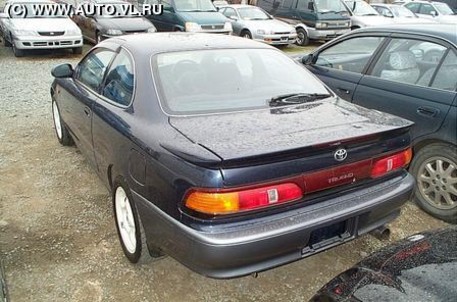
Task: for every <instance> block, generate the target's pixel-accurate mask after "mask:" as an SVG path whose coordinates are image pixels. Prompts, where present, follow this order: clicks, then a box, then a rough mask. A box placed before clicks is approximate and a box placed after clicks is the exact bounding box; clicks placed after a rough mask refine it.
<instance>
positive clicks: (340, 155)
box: [333, 148, 348, 161]
mask: <svg viewBox="0 0 457 302" xmlns="http://www.w3.org/2000/svg"><path fill="white" fill-rule="evenodd" d="M333 157H334V158H335V159H336V160H337V161H343V160H345V159H346V157H348V152H347V151H346V149H343V148H341V149H338V150H336V151H335V154H333Z"/></svg>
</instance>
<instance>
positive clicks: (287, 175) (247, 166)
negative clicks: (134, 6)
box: [51, 33, 414, 278]
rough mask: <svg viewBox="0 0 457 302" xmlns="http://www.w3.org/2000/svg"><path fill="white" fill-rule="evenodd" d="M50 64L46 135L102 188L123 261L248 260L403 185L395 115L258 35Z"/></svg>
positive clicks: (381, 212) (367, 227)
mask: <svg viewBox="0 0 457 302" xmlns="http://www.w3.org/2000/svg"><path fill="white" fill-rule="evenodd" d="M52 74H53V76H54V77H55V80H54V82H53V84H52V87H51V97H52V108H53V117H54V125H55V129H56V135H57V139H58V141H59V142H60V143H61V144H63V145H68V144H71V143H72V142H75V143H76V145H77V146H78V147H79V149H80V150H81V152H82V153H83V154H84V155H85V156H86V157H87V158H88V160H89V162H90V163H91V164H92V165H93V166H94V167H95V170H96V171H97V172H98V174H99V176H100V177H101V179H102V180H103V182H104V183H105V184H106V185H107V187H108V188H109V189H110V191H111V192H112V196H113V203H114V212H115V215H114V216H115V219H116V225H117V228H118V234H119V239H120V242H121V245H122V248H123V250H124V253H125V255H126V257H127V258H128V259H129V260H130V261H131V262H134V263H135V262H138V261H139V260H142V259H143V257H147V256H148V255H149V253H151V254H153V255H155V256H158V255H160V254H161V253H165V254H168V255H170V256H172V257H174V258H175V259H177V260H178V261H180V262H181V263H183V264H185V265H186V266H188V267H189V268H191V269H193V270H195V271H197V272H199V273H201V274H204V275H206V276H210V277H215V278H230V277H236V276H242V275H247V274H250V273H253V272H259V271H263V270H266V269H269V268H272V267H276V266H279V265H282V264H285V263H289V262H292V261H295V260H299V259H302V258H303V257H306V256H310V255H312V254H315V253H318V252H320V251H322V250H325V249H328V248H331V247H333V246H336V245H339V244H342V243H344V242H346V241H349V240H352V239H354V238H356V237H358V236H360V235H362V234H365V233H367V232H370V231H372V230H375V229H377V228H379V227H381V226H383V225H384V224H386V223H388V222H390V221H391V220H392V219H394V218H395V217H397V215H398V214H399V212H400V207H401V206H402V205H403V204H404V202H405V201H406V200H408V199H409V198H410V195H411V193H412V190H413V184H414V179H413V178H412V176H411V175H410V174H409V173H407V172H406V171H405V168H406V166H407V165H408V162H409V160H410V158H411V149H410V134H409V128H410V127H411V125H412V123H411V122H409V121H407V120H405V119H402V118H399V117H396V116H392V115H389V114H386V113H382V112H378V111H375V110H369V109H366V108H363V107H360V106H357V105H354V104H351V103H348V102H346V101H343V100H341V99H339V98H336V97H335V95H334V93H333V92H332V91H330V90H328V88H327V87H326V86H325V85H324V84H322V83H321V82H320V81H319V80H318V79H317V78H315V77H314V76H313V75H312V74H311V73H310V72H308V71H307V70H306V69H305V68H302V67H301V66H300V65H298V64H297V63H296V62H294V61H293V60H292V59H291V58H289V57H288V56H286V55H285V54H284V53H283V52H281V51H280V50H278V49H276V48H274V47H271V46H269V45H266V44H264V43H259V42H255V41H252V40H248V39H242V38H240V37H233V36H226V35H206V34H189V33H158V34H154V35H148V34H139V35H128V36H123V37H122V39H120V38H119V39H117V38H113V39H110V40H106V41H104V42H102V43H100V44H98V45H97V46H96V47H94V48H93V49H92V50H91V51H90V52H89V53H88V54H87V55H86V57H85V58H84V59H83V60H82V61H81V62H80V63H79V64H77V66H75V68H74V69H73V68H72V66H71V65H69V64H63V65H60V66H57V67H55V68H54V69H53V71H52ZM329 117H330V118H329Z"/></svg>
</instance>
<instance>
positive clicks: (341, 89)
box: [336, 88, 351, 94]
mask: <svg viewBox="0 0 457 302" xmlns="http://www.w3.org/2000/svg"><path fill="white" fill-rule="evenodd" d="M336 90H338V91H339V92H342V93H344V94H349V93H351V92H350V91H349V90H347V89H344V88H337V89H336Z"/></svg>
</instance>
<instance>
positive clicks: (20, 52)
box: [11, 39, 24, 58]
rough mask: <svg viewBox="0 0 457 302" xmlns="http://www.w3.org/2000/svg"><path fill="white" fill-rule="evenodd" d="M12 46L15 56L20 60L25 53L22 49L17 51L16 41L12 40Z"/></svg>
mask: <svg viewBox="0 0 457 302" xmlns="http://www.w3.org/2000/svg"><path fill="white" fill-rule="evenodd" d="M11 46H12V47H13V54H14V56H15V57H16V58H20V57H23V56H24V51H23V50H22V49H17V48H16V44H15V43H14V40H13V39H11Z"/></svg>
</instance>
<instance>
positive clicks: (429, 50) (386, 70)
mask: <svg viewBox="0 0 457 302" xmlns="http://www.w3.org/2000/svg"><path fill="white" fill-rule="evenodd" d="M446 50H447V48H446V47H444V46H442V45H439V44H436V43H432V42H427V41H422V40H414V39H392V41H391V42H390V44H389V45H388V46H387V48H386V49H385V50H384V53H383V54H382V55H381V57H380V58H379V60H378V62H376V65H375V66H374V68H373V72H372V75H373V76H377V77H380V78H382V79H385V80H389V81H393V82H399V83H405V84H412V85H418V86H425V87H427V86H429V84H430V81H431V80H432V78H433V75H434V73H435V71H436V68H437V67H438V65H439V62H440V61H441V59H442V58H443V55H444V54H445V53H446Z"/></svg>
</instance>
